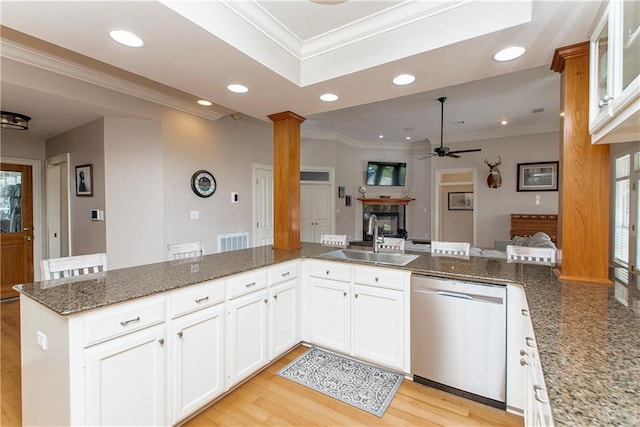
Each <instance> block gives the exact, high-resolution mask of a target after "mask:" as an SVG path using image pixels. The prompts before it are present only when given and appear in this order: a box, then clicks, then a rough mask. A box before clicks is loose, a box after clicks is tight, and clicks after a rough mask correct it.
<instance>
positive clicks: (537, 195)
mask: <svg viewBox="0 0 640 427" xmlns="http://www.w3.org/2000/svg"><path fill="white" fill-rule="evenodd" d="M539 204H540V195H539V194H536V205H539Z"/></svg>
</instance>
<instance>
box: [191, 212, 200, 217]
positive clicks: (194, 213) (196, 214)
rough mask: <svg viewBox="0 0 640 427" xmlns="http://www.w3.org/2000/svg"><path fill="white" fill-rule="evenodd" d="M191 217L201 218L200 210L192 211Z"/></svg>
mask: <svg viewBox="0 0 640 427" xmlns="http://www.w3.org/2000/svg"><path fill="white" fill-rule="evenodd" d="M191 219H200V211H191Z"/></svg>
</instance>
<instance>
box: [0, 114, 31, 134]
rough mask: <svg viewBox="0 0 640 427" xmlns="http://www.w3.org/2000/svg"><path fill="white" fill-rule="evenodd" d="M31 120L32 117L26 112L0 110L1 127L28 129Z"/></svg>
mask: <svg viewBox="0 0 640 427" xmlns="http://www.w3.org/2000/svg"><path fill="white" fill-rule="evenodd" d="M29 120H31V117H29V116H25V115H24V114H18V113H12V112H10V111H0V127H2V129H16V130H27V129H29Z"/></svg>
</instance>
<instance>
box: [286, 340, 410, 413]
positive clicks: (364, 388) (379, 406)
mask: <svg viewBox="0 0 640 427" xmlns="http://www.w3.org/2000/svg"><path fill="white" fill-rule="evenodd" d="M278 375H280V376H281V377H284V378H287V379H289V380H291V381H295V382H297V383H298V384H302V385H304V386H306V387H309V388H311V389H313V390H316V391H319V392H320V393H323V394H326V395H327V396H330V397H333V398H335V399H338V400H340V401H342V402H344V403H348V404H349V405H352V406H355V407H356V408H360V409H362V410H365V411H367V412H369V413H371V414H374V415H377V416H378V417H381V416H382V415H384V412H385V411H386V410H387V407H388V406H389V404H390V403H391V400H392V399H393V396H395V394H396V391H398V388H399V387H400V384H401V383H402V379H403V376H402V375H400V374H396V373H395V372H391V371H387V370H384V369H380V368H377V367H375V366H371V365H367V364H365V363H362V362H358V361H356V360H352V359H348V358H346V357H342V356H338V355H337V354H333V353H329V352H326V351H323V350H320V349H318V348H315V347H311V348H310V349H309V350H307V351H306V352H305V353H304V354H303V355H301V356H300V357H298V358H297V359H296V360H294V361H293V362H291V363H289V364H288V365H287V366H285V367H284V368H282V369H281V370H280V371H279V372H278Z"/></svg>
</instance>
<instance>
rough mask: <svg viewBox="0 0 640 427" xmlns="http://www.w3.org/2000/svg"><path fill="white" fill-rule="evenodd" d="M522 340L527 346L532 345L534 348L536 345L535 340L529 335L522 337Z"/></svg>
mask: <svg viewBox="0 0 640 427" xmlns="http://www.w3.org/2000/svg"><path fill="white" fill-rule="evenodd" d="M524 341H525V342H526V344H527V347H533V348H535V347H536V340H534V339H533V338H531V337H526V338H525V339H524Z"/></svg>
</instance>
